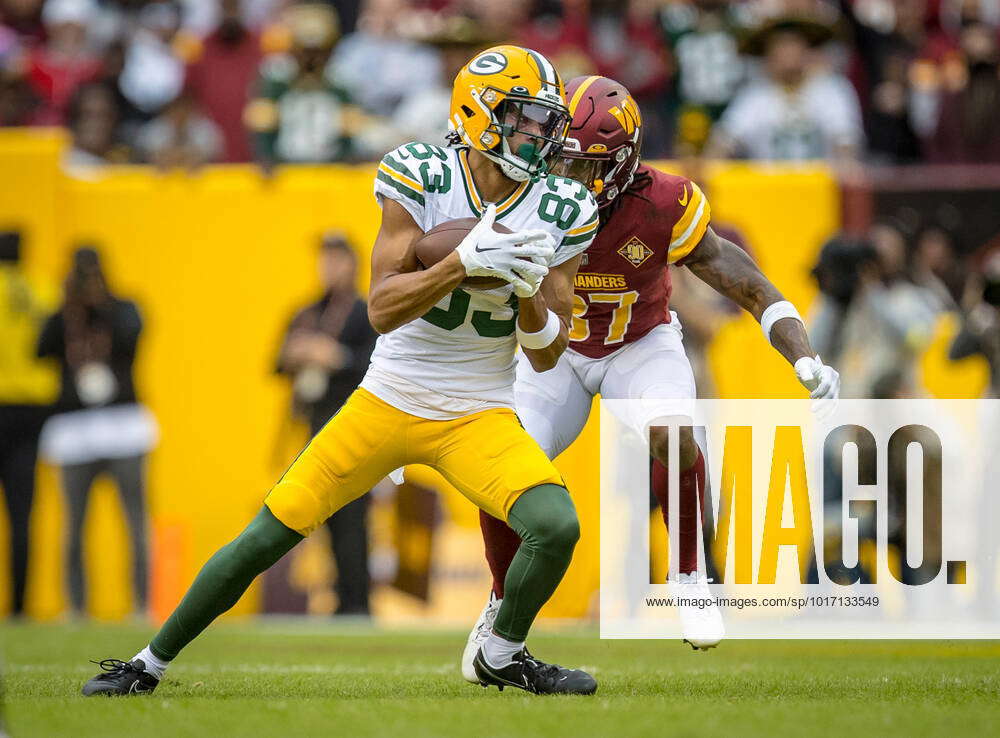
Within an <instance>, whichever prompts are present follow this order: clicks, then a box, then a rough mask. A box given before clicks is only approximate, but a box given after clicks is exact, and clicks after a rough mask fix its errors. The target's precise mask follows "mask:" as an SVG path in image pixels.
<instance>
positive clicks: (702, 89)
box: [660, 0, 751, 153]
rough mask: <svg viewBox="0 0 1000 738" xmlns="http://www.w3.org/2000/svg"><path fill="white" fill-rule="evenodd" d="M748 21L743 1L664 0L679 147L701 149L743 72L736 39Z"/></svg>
mask: <svg viewBox="0 0 1000 738" xmlns="http://www.w3.org/2000/svg"><path fill="white" fill-rule="evenodd" d="M750 23H751V18H750V13H749V10H748V6H747V5H746V4H745V3H729V2H725V1H724V0H696V1H695V2H692V3H667V4H665V5H664V6H663V7H662V8H661V10H660V25H661V26H662V28H663V31H664V33H665V35H666V37H667V39H668V41H669V43H670V48H671V51H672V53H673V59H674V60H673V63H674V66H675V68H676V73H675V77H674V94H673V97H674V100H673V105H672V107H674V108H675V109H676V114H675V123H674V130H675V132H676V135H675V140H676V142H677V145H678V146H679V147H680V152H681V153H692V152H698V151H701V150H702V148H703V147H704V146H705V144H706V142H707V139H708V135H709V131H710V129H711V126H712V124H713V123H714V122H715V121H716V120H718V119H719V116H720V115H722V112H723V111H724V110H725V109H726V106H727V105H728V104H729V101H730V100H732V99H733V95H735V94H736V91H737V89H739V86H740V85H741V84H742V83H743V81H744V79H745V77H746V62H745V60H744V58H743V57H742V56H741V55H740V52H739V39H740V37H741V36H742V35H744V34H745V33H746V29H747V28H748V27H749V25H750Z"/></svg>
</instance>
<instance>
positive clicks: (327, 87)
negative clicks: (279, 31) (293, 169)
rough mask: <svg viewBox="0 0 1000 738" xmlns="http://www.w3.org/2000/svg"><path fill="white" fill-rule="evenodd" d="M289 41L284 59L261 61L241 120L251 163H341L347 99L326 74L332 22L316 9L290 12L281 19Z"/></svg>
mask: <svg viewBox="0 0 1000 738" xmlns="http://www.w3.org/2000/svg"><path fill="white" fill-rule="evenodd" d="M285 20H286V22H287V24H288V27H289V31H290V33H291V36H292V49H291V51H290V53H288V54H280V55H274V56H270V57H267V58H265V59H264V61H263V63H262V64H261V68H260V77H259V79H258V82H257V89H256V93H255V97H254V99H253V100H251V101H250V104H249V105H248V106H247V110H246V113H245V120H246V122H247V125H248V126H249V128H250V130H251V131H253V132H254V134H255V142H256V151H257V160H258V161H259V162H261V163H262V164H264V165H265V166H270V165H272V164H275V163H279V162H327V161H342V160H344V159H348V158H349V157H351V155H352V148H353V141H352V138H351V129H350V124H351V107H350V105H349V98H348V95H347V93H346V92H345V91H344V90H343V88H341V87H340V86H339V85H338V84H336V83H335V82H334V81H333V80H332V79H331V78H330V75H329V74H328V65H327V62H328V60H329V58H330V52H331V50H332V49H333V46H334V44H335V43H336V40H337V35H338V30H337V17H336V15H335V14H334V13H333V11H332V10H331V9H330V8H329V7H327V6H325V5H320V4H317V3H307V4H304V5H298V6H293V7H292V8H290V9H289V12H288V13H287V14H286V15H285Z"/></svg>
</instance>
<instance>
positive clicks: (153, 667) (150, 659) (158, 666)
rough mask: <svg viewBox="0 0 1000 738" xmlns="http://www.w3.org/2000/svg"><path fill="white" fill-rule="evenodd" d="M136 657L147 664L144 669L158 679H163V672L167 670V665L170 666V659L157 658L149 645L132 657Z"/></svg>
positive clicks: (133, 658)
mask: <svg viewBox="0 0 1000 738" xmlns="http://www.w3.org/2000/svg"><path fill="white" fill-rule="evenodd" d="M136 659H139V660H140V661H141V662H142V663H143V664H144V665H145V669H144V670H145V671H146V672H147V673H149V674H152V675H153V676H155V677H156V678H157V679H163V673H164V672H165V671H166V670H167V667H168V666H170V662H169V661H164V660H163V659H158V658H156V656H154V655H153V652H152V651H150V650H149V646H146V647H145V648H144V649H142V650H141V651H139V653H137V654H136V655H135V656H133V657H132V660H133V661H135V660H136Z"/></svg>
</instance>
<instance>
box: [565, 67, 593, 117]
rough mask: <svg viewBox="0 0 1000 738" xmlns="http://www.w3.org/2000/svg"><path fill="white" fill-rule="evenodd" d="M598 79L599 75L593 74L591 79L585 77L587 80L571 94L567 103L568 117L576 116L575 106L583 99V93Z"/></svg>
mask: <svg viewBox="0 0 1000 738" xmlns="http://www.w3.org/2000/svg"><path fill="white" fill-rule="evenodd" d="M600 78H601V77H600V75H597V74H595V75H593V76H592V77H587V79H585V80H583V82H581V83H580V86H579V87H577V88H576V92H574V93H573V99H572V100H570V101H569V114H570V115H576V106H577V105H579V104H580V100H581V99H582V98H583V93H585V92H586V91H587V88H588V87H590V86H591V85H592V84H594V82H596V81H597V80H599V79H600Z"/></svg>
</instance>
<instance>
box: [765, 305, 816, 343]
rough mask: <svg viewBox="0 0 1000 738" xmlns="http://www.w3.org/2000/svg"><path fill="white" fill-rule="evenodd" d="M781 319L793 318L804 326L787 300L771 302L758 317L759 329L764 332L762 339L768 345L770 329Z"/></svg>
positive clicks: (799, 316)
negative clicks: (764, 339) (765, 340)
mask: <svg viewBox="0 0 1000 738" xmlns="http://www.w3.org/2000/svg"><path fill="white" fill-rule="evenodd" d="M782 318H794V319H795V320H797V321H799V322H800V323H802V324H803V325H805V323H804V322H803V320H802V316H801V315H799V311H798V310H796V309H795V306H794V305H793V304H792V303H790V302H789V301H788V300H779V301H778V302H773V303H771V304H770V305H768V306H767V307H766V308H764V312H763V313H761V316H760V327H761V330H763V331H764V338H766V339H767V341H768V343H770V342H771V329H772V328H774V324H775V323H777V322H778V321H779V320H781V319H782Z"/></svg>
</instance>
